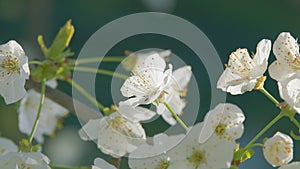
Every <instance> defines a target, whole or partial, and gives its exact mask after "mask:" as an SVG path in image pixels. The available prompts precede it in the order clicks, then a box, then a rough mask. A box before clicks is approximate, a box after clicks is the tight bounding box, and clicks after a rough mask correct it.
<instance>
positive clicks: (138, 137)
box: [79, 109, 148, 158]
mask: <svg viewBox="0 0 300 169" xmlns="http://www.w3.org/2000/svg"><path fill="white" fill-rule="evenodd" d="M123 110H124V109H123ZM135 118H141V119H139V120H137V121H141V120H146V119H148V117H146V119H144V116H141V117H135ZM79 135H80V137H81V139H83V140H94V141H97V145H98V148H99V149H100V150H101V151H102V152H103V153H105V154H108V155H111V156H113V157H116V158H118V157H122V156H124V155H126V154H127V153H130V152H132V151H134V150H135V149H136V148H137V147H138V146H139V145H140V144H142V143H144V142H145V140H146V134H145V131H144V129H143V127H142V126H141V124H140V123H139V122H134V121H131V120H129V119H127V118H126V117H125V116H123V115H122V114H120V113H119V112H118V111H117V112H114V113H112V114H110V115H109V116H105V117H103V118H101V119H95V120H94V119H91V120H89V121H88V123H87V124H85V125H84V126H83V127H82V129H81V130H80V131H79Z"/></svg>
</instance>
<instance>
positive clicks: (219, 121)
mask: <svg viewBox="0 0 300 169" xmlns="http://www.w3.org/2000/svg"><path fill="white" fill-rule="evenodd" d="M244 120H245V116H244V113H243V111H242V110H241V109H240V108H239V107H238V106H236V105H234V104H230V103H220V104H218V105H217V106H216V107H215V108H214V109H212V110H210V111H209V112H208V113H207V114H206V116H205V118H204V121H203V122H204V126H203V129H202V130H201V133H200V136H199V142H200V143H204V142H205V141H206V140H207V139H208V138H209V137H211V135H216V136H217V137H218V138H219V139H221V140H227V141H234V140H236V139H238V138H240V137H241V136H242V134H243V132H244V125H243V122H244Z"/></svg>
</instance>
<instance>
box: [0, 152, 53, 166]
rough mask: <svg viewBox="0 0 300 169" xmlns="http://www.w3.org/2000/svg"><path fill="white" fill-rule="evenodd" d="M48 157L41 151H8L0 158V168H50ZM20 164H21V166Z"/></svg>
mask: <svg viewBox="0 0 300 169" xmlns="http://www.w3.org/2000/svg"><path fill="white" fill-rule="evenodd" d="M49 162H50V161H49V159H48V157H46V156H45V155H44V154H42V153H20V152H10V153H8V154H6V155H5V156H3V157H2V158H0V168H1V169H2V168H3V169H22V168H26V169H27V168H30V169H51V168H50V167H49ZM21 164H23V166H22V167H21Z"/></svg>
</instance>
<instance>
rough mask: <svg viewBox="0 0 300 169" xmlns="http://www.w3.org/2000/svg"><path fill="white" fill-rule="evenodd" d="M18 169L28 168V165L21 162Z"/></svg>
mask: <svg viewBox="0 0 300 169" xmlns="http://www.w3.org/2000/svg"><path fill="white" fill-rule="evenodd" d="M19 168H20V169H30V167H27V166H26V165H25V164H24V163H21V165H20V166H19Z"/></svg>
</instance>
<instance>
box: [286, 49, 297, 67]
mask: <svg viewBox="0 0 300 169" xmlns="http://www.w3.org/2000/svg"><path fill="white" fill-rule="evenodd" d="M291 56H292V57H291ZM285 61H286V63H287V64H288V65H289V66H290V67H291V68H292V69H294V70H300V55H299V53H296V54H294V55H293V54H292V53H291V52H288V56H285Z"/></svg>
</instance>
